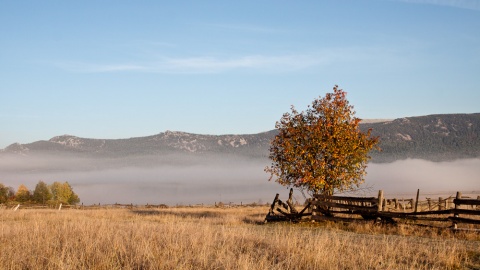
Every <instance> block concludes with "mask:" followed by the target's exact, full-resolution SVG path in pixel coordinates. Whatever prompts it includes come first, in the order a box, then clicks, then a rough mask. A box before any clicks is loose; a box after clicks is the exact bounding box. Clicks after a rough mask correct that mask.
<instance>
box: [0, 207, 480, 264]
mask: <svg viewBox="0 0 480 270" xmlns="http://www.w3.org/2000/svg"><path fill="white" fill-rule="evenodd" d="M267 211H268V209H267V208H266V207H242V208H208V207H204V208H169V209H153V210H152V209H143V210H142V209H133V210H130V209H97V210H76V209H69V210H62V211H58V210H46V209H43V210H33V209H32V210H28V209H20V210H18V211H12V210H6V209H3V210H0V269H480V238H479V236H478V234H475V233H466V234H465V233H460V234H453V233H450V232H448V231H432V230H431V229H423V228H419V227H413V226H404V225H400V226H397V227H382V226H378V225H372V224H364V225H340V224H333V223H322V224H312V223H301V224H289V223H272V224H262V221H263V219H264V216H265V214H266V213H267Z"/></svg>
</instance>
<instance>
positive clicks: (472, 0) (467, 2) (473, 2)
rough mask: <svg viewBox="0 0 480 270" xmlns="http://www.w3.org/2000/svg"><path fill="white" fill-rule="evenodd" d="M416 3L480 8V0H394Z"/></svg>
mask: <svg viewBox="0 0 480 270" xmlns="http://www.w3.org/2000/svg"><path fill="white" fill-rule="evenodd" d="M393 1H397V2H406V3H414V4H429V5H438V6H449V7H454V8H463V9H470V10H480V0H393Z"/></svg>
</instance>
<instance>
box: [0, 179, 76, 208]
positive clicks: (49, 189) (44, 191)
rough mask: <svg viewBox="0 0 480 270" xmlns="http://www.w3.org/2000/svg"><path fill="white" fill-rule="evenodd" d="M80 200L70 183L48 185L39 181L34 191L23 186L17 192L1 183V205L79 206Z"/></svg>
mask: <svg viewBox="0 0 480 270" xmlns="http://www.w3.org/2000/svg"><path fill="white" fill-rule="evenodd" d="M79 202H80V198H79V197H78V195H77V194H76V193H75V192H74V191H73V189H72V187H71V186H70V184H69V183H68V182H64V183H61V182H53V184H50V185H48V184H46V183H45V182H43V181H38V183H37V185H36V186H35V189H34V190H33V191H31V190H29V189H28V188H27V187H26V186H25V185H24V184H21V185H20V186H19V187H18V189H17V190H16V191H15V189H14V188H12V187H7V186H5V185H4V184H2V183H0V204H1V203H29V204H43V205H44V204H57V203H63V204H77V203H79Z"/></svg>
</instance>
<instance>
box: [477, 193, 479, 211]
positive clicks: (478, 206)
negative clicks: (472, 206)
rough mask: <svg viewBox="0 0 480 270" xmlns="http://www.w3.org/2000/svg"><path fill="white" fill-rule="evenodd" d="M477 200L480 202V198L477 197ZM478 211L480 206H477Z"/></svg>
mask: <svg viewBox="0 0 480 270" xmlns="http://www.w3.org/2000/svg"><path fill="white" fill-rule="evenodd" d="M477 200H479V201H480V196H477ZM477 209H480V205H477Z"/></svg>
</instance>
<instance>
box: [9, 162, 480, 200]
mask: <svg viewBox="0 0 480 270" xmlns="http://www.w3.org/2000/svg"><path fill="white" fill-rule="evenodd" d="M184 157H185V156H175V155H172V156H167V157H161V158H158V157H139V158H135V157H133V158H131V157H129V158H124V159H88V158H67V157H58V156H57V157H45V156H43V157H30V158H27V159H24V158H18V157H17V158H5V157H2V158H0V183H3V184H5V185H7V186H11V187H13V188H15V189H17V188H18V186H19V185H20V184H25V185H26V186H27V187H28V188H29V189H31V190H33V189H34V188H35V185H36V184H37V183H38V181H39V180H42V181H44V182H46V183H49V184H50V183H53V182H54V181H61V182H64V181H68V182H69V183H70V184H71V185H72V187H73V189H74V191H75V192H76V193H77V194H78V195H79V197H80V199H81V201H82V202H83V203H84V204H87V205H89V204H98V203H101V204H112V203H128V204H129V203H133V204H147V203H148V204H162V203H163V204H168V205H176V204H197V203H205V204H213V203H215V202H223V203H229V202H233V203H240V202H243V203H252V202H257V203H258V202H261V203H267V202H271V201H272V200H273V198H274V196H275V194H276V193H280V196H281V198H282V199H286V198H287V197H288V189H287V188H286V187H282V186H280V185H279V184H277V183H275V182H269V181H268V177H269V175H268V174H267V173H265V172H264V171H263V169H264V168H265V166H267V165H268V164H269V160H268V159H266V158H265V159H248V158H245V157H238V156H228V155H224V156H221V155H220V156H218V155H217V156H214V157H211V156H210V157H209V156H196V157H191V156H190V157H187V158H186V159H184ZM367 173H368V174H367V176H366V181H365V184H364V185H363V187H370V189H368V190H366V191H363V192H362V194H360V195H374V196H375V195H376V193H377V192H378V190H379V189H382V190H384V192H385V196H387V197H393V196H397V195H404V194H405V195H408V197H413V196H414V195H415V194H416V191H417V189H420V190H421V194H422V195H426V194H440V193H441V194H447V195H455V191H463V192H465V193H471V192H479V191H480V159H464V160H456V161H452V162H430V161H425V160H415V159H409V160H402V161H396V162H393V163H382V164H375V163H370V164H369V166H368V168H367ZM295 198H296V199H297V200H298V201H299V202H303V201H304V199H303V197H302V195H301V194H300V192H298V191H297V192H295Z"/></svg>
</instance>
